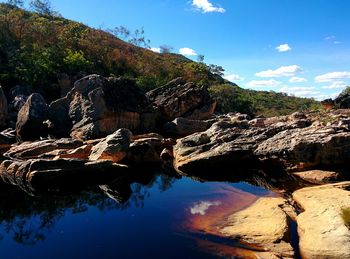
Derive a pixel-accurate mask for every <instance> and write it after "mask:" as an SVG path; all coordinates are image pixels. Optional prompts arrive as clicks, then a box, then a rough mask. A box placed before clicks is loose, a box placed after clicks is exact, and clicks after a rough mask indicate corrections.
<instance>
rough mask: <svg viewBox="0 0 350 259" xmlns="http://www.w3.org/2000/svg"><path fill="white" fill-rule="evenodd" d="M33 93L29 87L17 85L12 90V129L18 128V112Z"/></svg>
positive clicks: (10, 99) (10, 95) (10, 106)
mask: <svg viewBox="0 0 350 259" xmlns="http://www.w3.org/2000/svg"><path fill="white" fill-rule="evenodd" d="M32 93H33V90H32V88H31V87H29V86H23V85H17V86H15V87H12V88H11V89H10V92H9V100H8V113H9V114H8V119H9V126H10V127H15V126H16V121H17V115H18V112H19V110H20V109H21V108H22V106H23V105H24V104H25V103H26V101H27V99H28V97H29V96H30V95H31V94H32Z"/></svg>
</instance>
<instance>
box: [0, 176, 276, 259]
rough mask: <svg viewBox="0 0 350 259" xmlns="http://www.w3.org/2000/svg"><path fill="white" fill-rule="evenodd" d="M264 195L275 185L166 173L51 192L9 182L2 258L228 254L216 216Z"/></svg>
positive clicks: (0, 234)
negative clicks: (218, 249)
mask: <svg viewBox="0 0 350 259" xmlns="http://www.w3.org/2000/svg"><path fill="white" fill-rule="evenodd" d="M106 192H108V193H107V194H108V195H107V194H106ZM262 195H271V193H270V192H269V191H266V190H264V189H263V188H260V187H255V186H252V185H249V184H247V183H243V182H240V183H219V182H206V183H201V182H197V181H194V180H192V179H190V178H186V177H183V178H181V179H177V178H174V177H171V176H167V175H158V176H154V177H153V178H151V179H150V180H148V181H146V182H143V183H132V184H131V185H130V186H129V185H123V184H121V183H114V184H110V185H108V186H101V187H93V188H90V189H89V190H84V191H80V192H77V193H75V194H69V195H56V196H50V197H47V196H46V197H30V196H28V195H27V194H25V193H23V192H21V191H20V190H17V189H12V188H7V187H6V188H3V189H2V191H1V192H0V206H1V210H0V220H1V225H0V238H1V239H0V251H1V258H217V257H218V256H223V257H224V256H225V255H224V254H221V255H220V254H217V253H213V250H215V249H213V247H215V244H216V245H218V244H221V245H223V246H226V247H227V246H228V247H229V249H231V247H232V246H234V245H235V244H234V242H232V243H231V241H228V240H226V239H223V240H220V239H215V238H214V237H213V236H214V235H213V236H212V235H211V234H215V233H213V231H212V228H211V226H212V224H213V223H215V222H214V221H213V220H211V219H217V218H218V217H222V216H225V213H227V208H230V210H231V211H234V210H239V209H242V208H244V207H245V206H248V205H249V204H251V203H252V202H254V201H255V200H256V199H257V197H258V196H262ZM214 232H215V231H214ZM232 249H233V247H232ZM237 249H239V248H237ZM235 251H236V250H235ZM231 254H234V253H233V251H232V253H231Z"/></svg>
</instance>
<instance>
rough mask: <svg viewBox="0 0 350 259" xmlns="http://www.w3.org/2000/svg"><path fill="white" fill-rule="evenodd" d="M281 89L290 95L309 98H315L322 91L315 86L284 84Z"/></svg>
mask: <svg viewBox="0 0 350 259" xmlns="http://www.w3.org/2000/svg"><path fill="white" fill-rule="evenodd" d="M279 91H280V92H283V93H287V94H289V95H293V96H298V97H307V98H315V96H317V95H319V94H320V91H317V90H316V88H315V87H299V86H296V87H290V86H283V87H282V88H281V89H280V90H279Z"/></svg>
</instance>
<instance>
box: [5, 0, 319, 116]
mask: <svg viewBox="0 0 350 259" xmlns="http://www.w3.org/2000/svg"><path fill="white" fill-rule="evenodd" d="M92 73H93V74H100V75H103V76H125V77H128V78H135V79H136V81H137V83H138V85H139V86H140V87H141V88H143V89H144V90H145V91H148V90H151V89H153V88H156V87H159V86H161V85H164V84H165V83H167V82H168V81H170V80H172V79H174V78H176V77H180V76H181V77H184V78H185V79H186V80H188V81H193V82H195V83H196V84H197V85H198V86H200V87H208V88H209V89H210V91H211V93H212V94H213V95H214V96H215V97H217V99H218V101H219V105H218V112H228V111H232V112H233V111H240V112H245V113H250V114H252V115H254V114H263V115H266V116H271V115H278V114H286V113H290V112H293V111H296V110H300V109H305V110H308V109H313V108H315V107H318V102H316V101H313V100H310V99H303V98H295V97H289V96H286V95H284V94H277V93H272V92H257V91H251V90H244V89H242V88H239V87H237V86H236V85H234V84H231V83H229V82H227V81H226V80H224V79H223V78H222V77H221V76H220V74H219V73H215V72H213V71H212V70H211V68H210V66H208V65H206V64H205V63H203V62H194V61H192V60H190V59H188V58H186V57H184V56H182V55H178V54H173V53H162V54H159V53H155V52H153V51H151V50H149V49H146V48H141V47H138V46H135V45H133V44H130V43H127V42H125V41H122V40H121V39H119V38H117V37H116V36H114V35H113V34H111V33H108V32H106V31H103V30H100V29H93V28H90V27H88V26H86V25H84V24H81V23H78V22H75V21H71V20H67V19H64V18H62V17H59V16H53V15H44V14H39V13H36V12H31V11H27V10H24V9H21V8H17V7H14V6H11V5H8V4H0V84H1V85H2V86H3V88H4V90H5V93H6V92H8V91H9V89H10V88H11V87H13V86H15V85H18V84H20V85H29V86H31V87H32V88H33V90H34V91H36V92H39V93H41V94H43V95H44V97H45V98H46V99H47V100H48V101H52V100H54V99H57V98H59V97H60V81H62V78H64V79H66V80H69V81H70V82H71V83H73V82H74V81H75V80H77V79H79V78H81V77H82V76H84V75H87V74H92Z"/></svg>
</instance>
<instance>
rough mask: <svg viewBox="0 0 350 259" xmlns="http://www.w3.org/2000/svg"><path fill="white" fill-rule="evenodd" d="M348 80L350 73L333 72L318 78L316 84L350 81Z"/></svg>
mask: <svg viewBox="0 0 350 259" xmlns="http://www.w3.org/2000/svg"><path fill="white" fill-rule="evenodd" d="M348 78H350V71H343V72H331V73H327V74H323V75H319V76H316V77H315V82H317V83H324V82H332V81H339V80H342V79H348Z"/></svg>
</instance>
